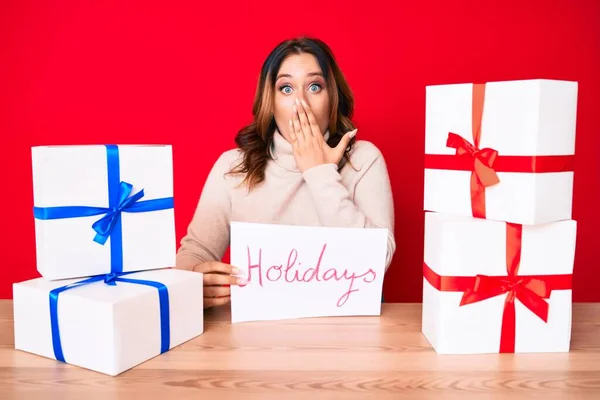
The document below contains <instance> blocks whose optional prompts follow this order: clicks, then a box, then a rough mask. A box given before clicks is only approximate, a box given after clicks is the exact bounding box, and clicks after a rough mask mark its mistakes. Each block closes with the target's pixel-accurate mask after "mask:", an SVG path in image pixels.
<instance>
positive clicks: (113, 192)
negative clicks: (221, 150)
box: [33, 145, 174, 273]
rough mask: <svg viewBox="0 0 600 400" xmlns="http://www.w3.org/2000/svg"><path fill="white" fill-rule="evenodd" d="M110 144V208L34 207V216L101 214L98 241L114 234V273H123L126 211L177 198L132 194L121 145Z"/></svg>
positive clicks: (159, 206)
mask: <svg viewBox="0 0 600 400" xmlns="http://www.w3.org/2000/svg"><path fill="white" fill-rule="evenodd" d="M105 146H106V159H107V168H108V203H109V206H108V207H87V206H64V207H34V208H33V215H34V217H35V218H37V219H40V220H49V219H63V218H79V217H89V216H93V215H101V214H104V215H103V216H102V218H100V219H98V220H97V221H96V222H94V223H93V224H92V229H93V230H94V231H95V232H96V235H95V237H94V242H96V243H99V244H102V245H104V244H105V243H106V241H107V240H108V237H109V236H110V237H111V238H112V239H111V247H110V260H111V272H115V273H120V272H123V231H122V226H121V213H122V212H148V211H159V210H166V209H170V208H173V205H174V202H173V197H164V198H160V199H153V200H144V201H140V199H141V198H142V197H144V190H143V189H142V190H140V191H139V192H137V193H136V194H134V195H133V196H131V197H130V195H131V192H132V191H133V185H132V184H130V183H127V182H122V181H121V178H120V169H121V168H120V162H119V148H118V146H116V145H105Z"/></svg>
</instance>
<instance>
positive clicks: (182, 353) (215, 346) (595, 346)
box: [0, 300, 600, 400]
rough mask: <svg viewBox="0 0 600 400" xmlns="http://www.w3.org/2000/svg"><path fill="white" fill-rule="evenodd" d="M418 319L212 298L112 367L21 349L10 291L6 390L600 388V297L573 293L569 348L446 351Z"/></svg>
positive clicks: (279, 395)
mask: <svg viewBox="0 0 600 400" xmlns="http://www.w3.org/2000/svg"><path fill="white" fill-rule="evenodd" d="M420 321H421V309H420V305H419V304H384V306H383V311H382V316H381V317H380V318H376V317H375V318H374V317H355V318H322V319H304V320H294V321H285V322H261V323H243V324H234V325H232V324H231V323H230V322H229V309H228V308H227V307H225V308H219V309H213V310H209V311H207V313H206V325H205V329H206V331H205V333H204V335H202V336H200V337H198V338H196V339H194V340H191V341H190V342H187V343H185V344H183V345H181V346H179V347H177V348H175V349H173V350H171V351H170V352H168V353H165V354H163V355H161V356H159V357H156V358H154V359H152V360H150V361H148V362H146V363H144V364H142V365H139V366H138V367H136V368H134V369H132V370H129V371H127V372H125V373H123V374H122V375H119V376H118V377H108V376H105V375H102V374H99V373H96V372H93V371H88V370H84V369H81V368H77V367H73V366H70V365H67V364H61V363H59V362H56V361H54V360H50V359H46V358H42V357H38V356H35V355H31V354H28V353H25V352H21V351H15V350H14V348H13V343H14V336H13V321H12V302H11V301H10V300H0V399H2V400H4V399H7V400H8V399H19V400H36V399H50V398H51V399H60V400H75V399H77V400H81V399H83V400H93V399H103V400H110V399H133V400H153V399H160V400H177V399H211V400H212V399H233V398H236V399H238V398H239V399H282V400H287V399H290V400H292V399H309V400H319V399H371V398H374V399H398V398H399V395H404V397H403V398H406V399H447V398H448V399H459V398H469V399H492V398H493V399H499V398H502V399H504V398H506V399H508V398H512V399H517V398H519V399H520V398H523V399H524V398H531V397H534V398H535V397H539V398H543V399H544V400H550V399H561V400H562V399H565V400H574V399H600V303H598V304H581V303H577V304H574V306H573V336H572V351H571V353H567V354H564V353H563V354H517V355H514V354H502V355H498V354H491V355H477V356H471V355H469V356H441V355H437V354H436V353H435V352H434V351H433V350H432V349H431V347H430V346H429V344H428V342H427V341H426V340H425V338H424V337H423V336H422V334H421V333H420V329H421V323H420ZM509 396H510V397H509Z"/></svg>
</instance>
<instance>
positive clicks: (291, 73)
mask: <svg viewBox="0 0 600 400" xmlns="http://www.w3.org/2000/svg"><path fill="white" fill-rule="evenodd" d="M273 97H274V103H275V104H274V115H275V123H276V124H277V128H278V129H279V132H281V134H282V135H283V137H285V138H286V140H287V141H288V142H289V141H290V126H289V120H290V118H293V108H292V107H293V105H294V101H295V99H298V100H304V101H305V102H306V103H307V104H308V105H309V106H310V108H311V109H312V112H313V114H314V115H315V118H316V120H317V123H318V124H319V128H320V129H321V133H322V134H325V132H326V131H327V129H328V126H329V112H330V110H329V93H328V92H327V85H326V83H325V79H324V78H323V71H321V68H320V67H319V63H318V62H317V59H316V58H315V57H314V56H313V55H312V54H307V53H302V54H294V55H291V56H288V57H287V58H286V59H285V60H284V61H283V62H282V63H281V67H280V68H279V73H278V74H277V77H276V78H275V95H274V96H273Z"/></svg>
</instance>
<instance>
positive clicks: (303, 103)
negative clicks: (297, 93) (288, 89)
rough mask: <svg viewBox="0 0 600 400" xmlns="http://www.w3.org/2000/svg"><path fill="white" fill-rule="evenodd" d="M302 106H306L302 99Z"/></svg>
mask: <svg viewBox="0 0 600 400" xmlns="http://www.w3.org/2000/svg"><path fill="white" fill-rule="evenodd" d="M302 105H303V106H305V107H306V106H307V104H306V102H305V101H304V99H302Z"/></svg>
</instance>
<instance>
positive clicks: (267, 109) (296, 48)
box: [230, 37, 356, 189]
mask: <svg viewBox="0 0 600 400" xmlns="http://www.w3.org/2000/svg"><path fill="white" fill-rule="evenodd" d="M302 53H309V54H312V55H313V56H314V57H315V58H316V59H317V62H318V63H319V66H320V68H321V71H322V72H323V77H324V79H325V82H326V84H327V89H328V93H329V104H330V107H331V111H330V115H329V139H328V140H327V144H329V146H331V147H335V146H337V145H338V143H339V142H340V140H341V139H342V137H343V136H344V134H345V133H346V132H348V131H351V130H353V129H354V124H353V123H352V121H351V118H352V113H353V110H354V97H353V95H352V91H351V90H350V87H349V86H348V83H347V82H346V79H345V78H344V75H343V74H342V71H341V70H340V68H339V67H338V65H337V62H336V60H335V57H334V55H333V52H332V51H331V49H330V48H329V46H327V44H325V43H324V42H323V41H321V40H319V39H314V38H307V37H300V38H295V39H291V40H286V41H284V42H282V43H280V44H279V45H277V47H275V49H273V51H271V53H270V54H269V56H268V57H267V59H266V60H265V62H264V64H263V66H262V69H261V72H260V78H259V80H258V85H257V87H256V93H255V96H254V104H253V106H252V115H253V121H252V123H250V124H249V125H247V126H245V127H243V128H242V129H240V131H239V132H238V134H237V135H236V137H235V143H236V144H237V146H238V148H240V149H241V151H242V154H243V157H242V160H241V161H240V163H239V164H238V165H237V166H236V167H234V168H233V169H232V170H231V171H230V173H242V174H246V176H245V178H244V180H243V181H242V182H241V183H242V184H246V185H247V186H248V187H249V189H252V188H253V187H254V186H255V185H257V184H259V183H261V182H262V181H263V180H264V178H265V168H266V166H267V163H268V161H269V160H270V159H271V158H272V156H271V154H272V153H271V150H272V147H273V134H274V132H275V129H276V125H275V118H274V116H273V108H274V104H273V97H274V89H275V77H276V76H277V74H278V72H279V68H280V67H281V64H282V62H283V61H284V60H285V59H286V58H287V57H288V56H290V55H294V54H302ZM355 140H356V139H355V138H352V139H351V141H350V143H349V145H348V147H347V148H346V152H345V153H344V157H342V159H341V160H340V163H339V165H338V169H341V168H342V167H343V166H344V165H345V164H346V163H347V162H349V161H350V160H349V152H350V151H351V149H352V146H353V144H354V142H355Z"/></svg>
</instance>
